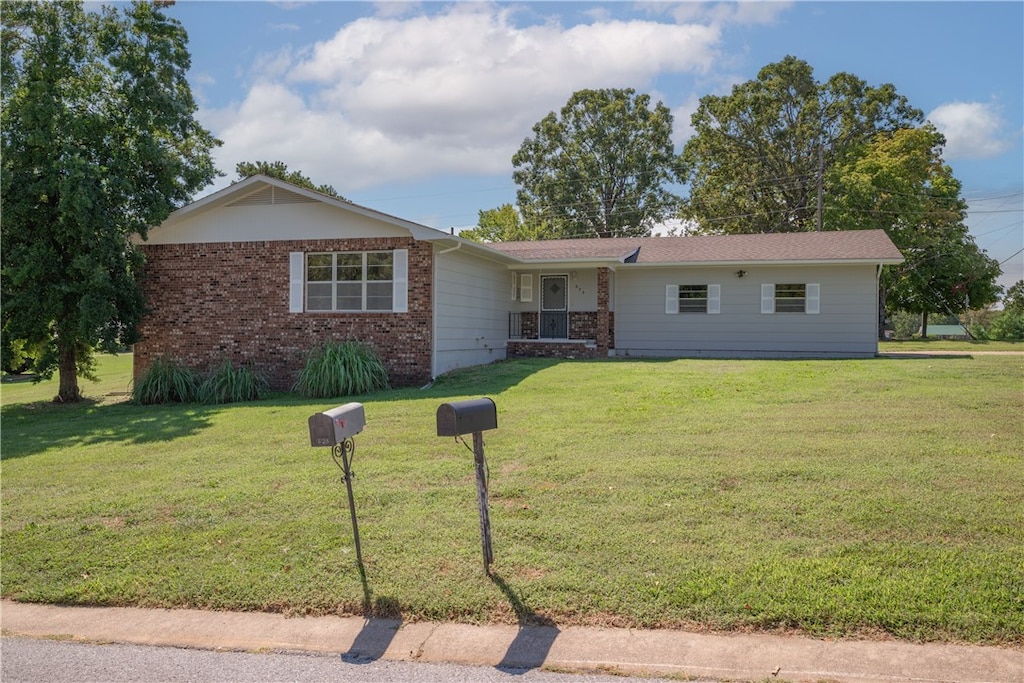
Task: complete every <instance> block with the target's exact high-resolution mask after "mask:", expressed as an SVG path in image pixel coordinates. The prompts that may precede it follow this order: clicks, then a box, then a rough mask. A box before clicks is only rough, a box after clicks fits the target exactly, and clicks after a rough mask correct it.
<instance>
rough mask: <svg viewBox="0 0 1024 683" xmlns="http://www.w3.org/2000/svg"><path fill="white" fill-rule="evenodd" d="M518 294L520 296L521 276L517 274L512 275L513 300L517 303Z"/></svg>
mask: <svg viewBox="0 0 1024 683" xmlns="http://www.w3.org/2000/svg"><path fill="white" fill-rule="evenodd" d="M518 294H519V276H518V275H516V274H515V273H512V299H511V300H512V301H515V300H516V297H517V295H518Z"/></svg>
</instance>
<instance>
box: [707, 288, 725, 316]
mask: <svg viewBox="0 0 1024 683" xmlns="http://www.w3.org/2000/svg"><path fill="white" fill-rule="evenodd" d="M721 310H722V285H708V313H709V314H711V315H718V314H719V313H720V312H721Z"/></svg>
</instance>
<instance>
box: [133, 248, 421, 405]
mask: <svg viewBox="0 0 1024 683" xmlns="http://www.w3.org/2000/svg"><path fill="white" fill-rule="evenodd" d="M142 249H143V251H144V252H145V253H146V257H147V264H146V267H145V270H144V275H143V279H142V286H143V289H144V291H145V294H146V299H147V302H148V305H149V309H150V310H149V313H148V314H147V315H146V317H145V318H144V319H143V321H142V324H141V325H140V332H141V334H142V340H141V341H140V342H139V343H138V344H136V345H135V367H134V374H135V376H136V377H139V376H140V375H141V374H142V373H143V372H145V370H146V369H147V368H148V367H149V365H150V364H151V363H152V361H153V359H154V358H157V357H160V356H163V357H166V358H169V359H174V360H176V361H178V362H181V363H183V364H185V365H187V366H189V367H192V368H195V369H197V370H200V371H207V370H209V369H210V368H212V367H213V366H215V365H217V364H219V363H221V362H222V361H223V360H225V359H228V360H231V361H233V362H234V363H236V364H242V363H246V364H250V365H251V366H252V367H253V368H254V369H256V370H257V371H259V372H261V373H263V374H264V375H265V376H266V377H267V379H268V380H269V381H270V384H271V387H272V388H273V389H276V390H287V389H290V388H291V385H292V383H293V382H294V380H295V376H296V374H297V373H298V371H299V370H300V369H301V367H302V365H303V363H304V360H305V354H306V352H307V351H308V350H309V349H310V348H312V347H313V346H314V345H315V344H316V343H317V342H319V341H321V340H334V341H349V340H356V341H361V342H365V343H367V344H369V345H370V346H372V347H373V348H374V349H375V350H376V352H377V353H378V354H380V356H381V358H382V359H383V360H384V363H385V364H386V365H387V368H388V373H389V375H390V379H391V383H392V385H393V386H415V385H419V384H424V383H426V382H428V381H429V380H430V378H431V349H432V348H433V339H432V330H433V301H432V300H431V297H432V287H431V281H430V280H431V274H432V273H433V250H432V248H431V245H430V244H429V243H428V242H417V241H416V240H414V239H412V238H394V237H391V238H377V239H351V240H344V239H342V240H300V241H280V242H278V241H273V242H264V241H258V242H221V243H204V244H162V245H155V244H147V245H143V247H142ZM388 249H408V250H409V295H408V297H409V307H408V313H289V312H288V286H289V253H290V252H293V251H302V252H313V251H320V252H323V251H367V250H388Z"/></svg>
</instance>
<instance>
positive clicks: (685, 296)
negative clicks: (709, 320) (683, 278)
mask: <svg viewBox="0 0 1024 683" xmlns="http://www.w3.org/2000/svg"><path fill="white" fill-rule="evenodd" d="M721 291H722V286H721V285H666V286H665V313H668V314H669V315H673V314H676V313H708V314H711V315H715V314H717V313H718V312H719V311H720V310H721V298H722V296H721Z"/></svg>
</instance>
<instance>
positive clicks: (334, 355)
mask: <svg viewBox="0 0 1024 683" xmlns="http://www.w3.org/2000/svg"><path fill="white" fill-rule="evenodd" d="M388 387H389V384H388V370H387V368H386V367H385V366H384V361H382V360H381V359H380V356H378V355H377V353H376V352H375V351H374V350H373V349H372V348H371V347H370V346H369V345H367V344H364V343H362V342H356V341H347V342H340V343H339V342H325V343H323V344H319V345H317V346H316V347H314V348H313V349H312V350H311V351H310V352H309V356H308V357H307V358H306V365H305V367H303V368H302V370H300V371H299V376H298V378H297V379H296V380H295V385H294V387H293V388H294V390H295V391H297V392H299V393H300V394H302V395H303V396H304V397H306V398H338V397H341V396H351V395H353V394H365V393H368V392H371V391H377V390H379V389H387V388H388Z"/></svg>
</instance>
